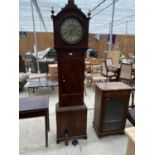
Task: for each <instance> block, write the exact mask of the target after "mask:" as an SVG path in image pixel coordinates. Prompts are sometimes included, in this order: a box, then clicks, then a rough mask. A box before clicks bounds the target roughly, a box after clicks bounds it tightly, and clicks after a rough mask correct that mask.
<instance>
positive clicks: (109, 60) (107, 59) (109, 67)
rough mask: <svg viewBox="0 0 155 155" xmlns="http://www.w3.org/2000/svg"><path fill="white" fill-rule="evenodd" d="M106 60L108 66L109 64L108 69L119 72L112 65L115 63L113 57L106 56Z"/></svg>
mask: <svg viewBox="0 0 155 155" xmlns="http://www.w3.org/2000/svg"><path fill="white" fill-rule="evenodd" d="M105 62H106V66H107V69H108V71H110V72H114V73H116V72H117V69H116V68H113V67H112V64H113V63H112V58H106V60H105Z"/></svg>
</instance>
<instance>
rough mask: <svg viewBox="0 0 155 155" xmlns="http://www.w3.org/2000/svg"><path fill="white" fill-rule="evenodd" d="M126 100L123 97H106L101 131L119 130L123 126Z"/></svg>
mask: <svg viewBox="0 0 155 155" xmlns="http://www.w3.org/2000/svg"><path fill="white" fill-rule="evenodd" d="M127 106H128V100H126V99H124V98H106V100H105V105H104V119H103V123H102V125H103V126H102V131H112V130H121V129H123V128H124V126H125V120H126V112H127V111H126V109H127Z"/></svg>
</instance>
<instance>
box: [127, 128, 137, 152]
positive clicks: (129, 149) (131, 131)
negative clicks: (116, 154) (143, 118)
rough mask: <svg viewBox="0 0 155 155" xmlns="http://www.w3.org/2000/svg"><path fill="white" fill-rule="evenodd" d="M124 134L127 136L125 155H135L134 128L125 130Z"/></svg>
mask: <svg viewBox="0 0 155 155" xmlns="http://www.w3.org/2000/svg"><path fill="white" fill-rule="evenodd" d="M125 133H126V135H127V136H128V146H127V150H126V155H135V127H132V128H126V129H125Z"/></svg>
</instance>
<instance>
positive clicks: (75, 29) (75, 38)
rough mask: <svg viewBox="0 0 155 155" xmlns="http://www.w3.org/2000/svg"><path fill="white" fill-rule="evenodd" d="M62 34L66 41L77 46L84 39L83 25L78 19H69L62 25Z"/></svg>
mask: <svg viewBox="0 0 155 155" xmlns="http://www.w3.org/2000/svg"><path fill="white" fill-rule="evenodd" d="M60 33H61V37H62V38H63V40H64V41H66V42H67V43H69V44H75V43H77V42H79V41H80V40H81V38H82V35H83V30H82V25H81V23H80V22H79V20H77V19H76V18H73V17H71V18H67V19H66V20H64V22H63V23H62V24H61V28H60Z"/></svg>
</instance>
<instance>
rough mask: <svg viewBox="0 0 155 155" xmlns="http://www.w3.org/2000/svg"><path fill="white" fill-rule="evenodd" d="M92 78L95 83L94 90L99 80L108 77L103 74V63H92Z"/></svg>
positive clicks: (101, 80)
mask: <svg viewBox="0 0 155 155" xmlns="http://www.w3.org/2000/svg"><path fill="white" fill-rule="evenodd" d="M91 67H92V72H91V79H92V84H93V90H95V86H96V83H97V82H104V81H105V80H106V78H105V77H104V76H103V75H102V69H101V64H100V65H92V66H91Z"/></svg>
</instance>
